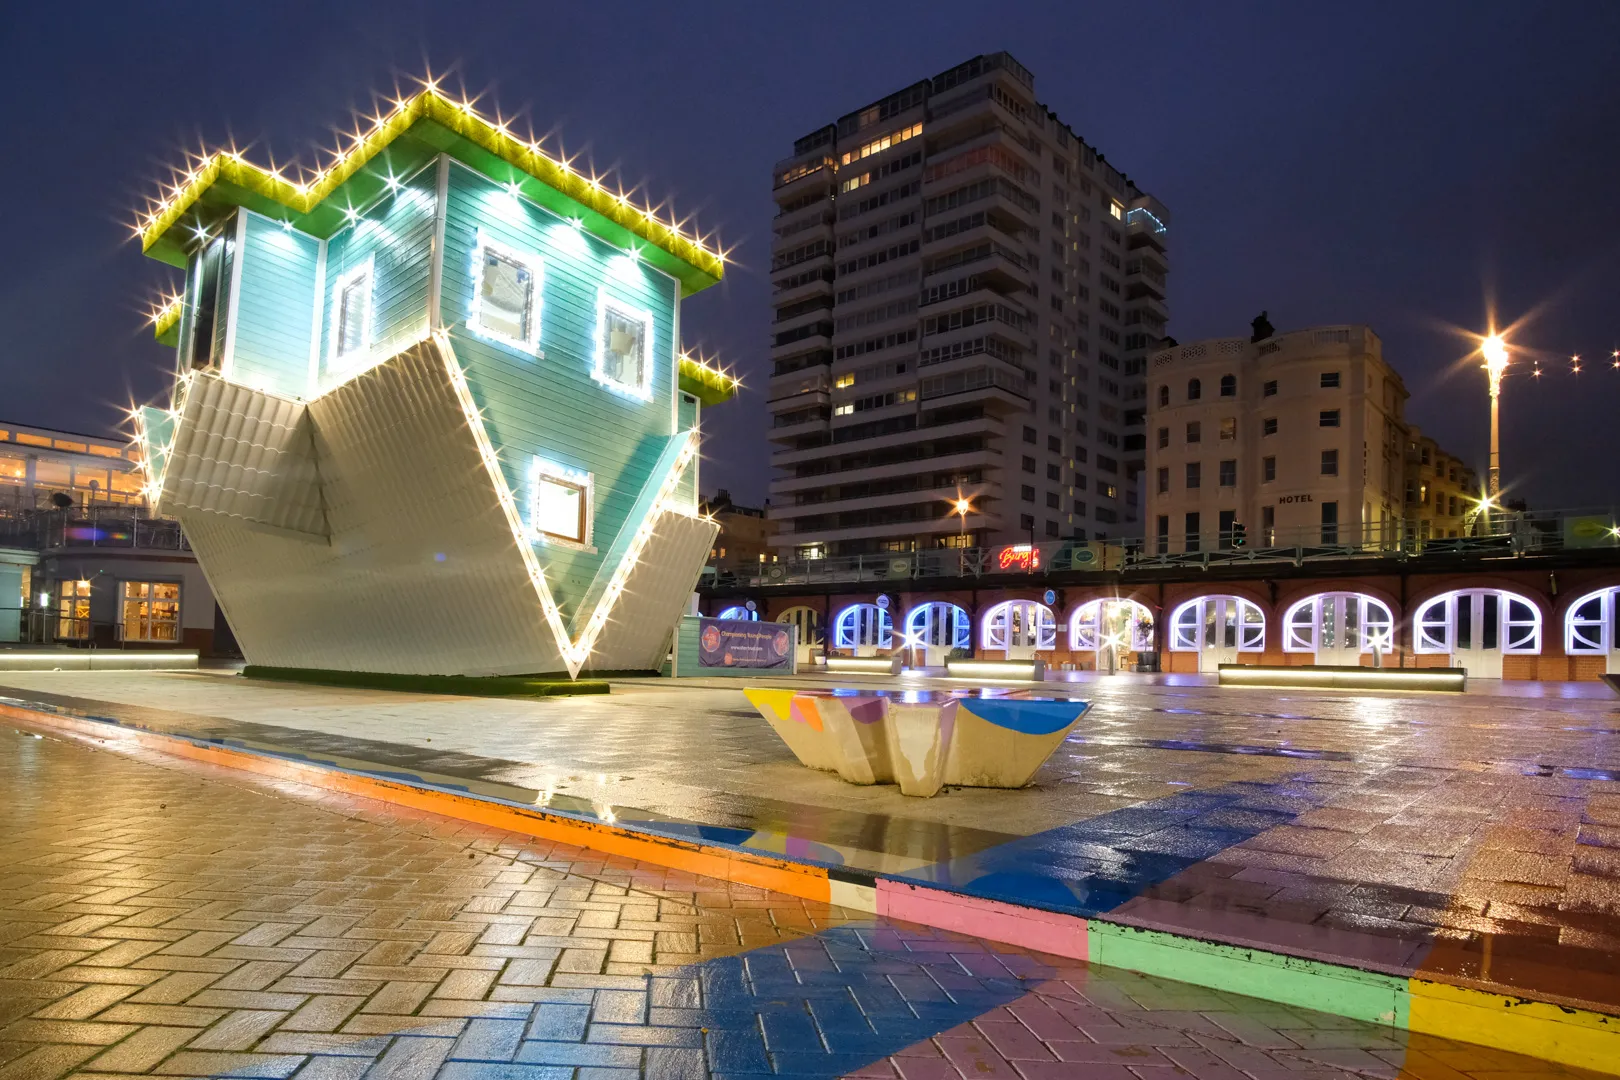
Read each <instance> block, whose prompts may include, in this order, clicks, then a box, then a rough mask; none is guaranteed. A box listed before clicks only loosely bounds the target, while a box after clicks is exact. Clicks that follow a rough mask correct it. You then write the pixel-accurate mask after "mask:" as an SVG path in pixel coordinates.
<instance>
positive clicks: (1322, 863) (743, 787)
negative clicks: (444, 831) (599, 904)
mask: <svg viewBox="0 0 1620 1080" xmlns="http://www.w3.org/2000/svg"><path fill="white" fill-rule="evenodd" d="M3 680H4V682H5V683H6V684H9V685H10V686H11V687H13V688H14V689H11V690H0V693H4V694H6V695H7V696H10V697H14V698H25V699H29V700H34V701H46V702H50V703H54V704H56V705H58V706H60V707H62V708H64V709H67V710H69V711H72V712H75V713H79V714H92V715H104V716H108V717H113V718H116V719H118V720H120V721H122V722H128V723H136V724H140V725H143V726H148V727H152V728H155V729H158V730H164V731H171V732H179V733H185V734H188V735H191V736H193V737H197V738H206V739H218V740H227V741H238V742H240V743H241V744H243V745H247V746H252V747H255V748H259V749H264V750H269V751H272V752H277V753H284V754H291V755H299V756H303V757H307V758H310V759H313V760H320V761H331V762H334V763H337V764H340V765H344V766H345V767H350V768H359V769H365V770H369V771H372V772H379V773H384V774H408V775H414V776H417V777H421V778H422V779H424V780H427V781H429V782H433V783H439V784H444V785H448V786H460V787H463V788H466V789H468V790H470V791H473V792H475V793H478V794H482V795H485V796H488V797H495V798H501V799H506V800H509V801H513V802H517V803H521V804H523V805H531V806H532V805H535V804H537V803H544V804H545V805H547V806H550V807H552V808H555V809H558V810H561V811H564V812H570V813H578V814H581V815H586V816H597V817H604V816H609V815H611V817H612V818H613V819H615V820H617V821H619V822H620V823H622V824H628V825H632V826H635V827H642V828H648V829H652V830H656V831H658V832H661V833H664V834H666V835H674V836H681V837H685V838H690V839H701V840H705V841H708V842H711V843H722V844H732V845H736V846H739V847H743V848H748V849H752V850H757V851H763V852H767V853H773V854H788V855H790V856H791V857H794V858H801V859H810V860H813V861H818V862H823V863H827V864H830V865H834V866H841V867H844V868H846V869H852V870H856V871H864V872H868V873H883V874H889V875H897V876H903V877H906V878H910V879H913V880H917V881H923V882H928V883H931V884H936V885H941V886H945V887H948V888H952V889H955V890H958V891H962V892H966V893H969V894H971V895H975V896H982V897H987V898H992V899H1002V900H1009V901H1014V902H1019V903H1026V904H1033V905H1036V906H1042V907H1047V908H1051V909H1054V910H1059V911H1065V912H1070V913H1074V914H1083V915H1107V916H1108V917H1109V918H1112V919H1116V920H1120V921H1126V922H1132V923H1136V924H1138V925H1144V926H1150V927H1157V928H1162V929H1169V930H1175V931H1179V932H1191V933H1196V934H1199V935H1201V936H1206V937H1215V938H1218V939H1220V940H1228V941H1236V942H1240V943H1243V944H1248V945H1258V946H1263V947H1269V948H1275V949H1280V950H1283V951H1291V952H1303V953H1307V954H1309V955H1315V956H1323V957H1331V958H1337V959H1340V960H1342V961H1344V962H1347V963H1352V964H1358V965H1362V966H1371V967H1375V968H1379V969H1382V970H1388V971H1395V972H1399V973H1409V972H1412V971H1418V972H1425V971H1427V972H1445V973H1449V974H1452V975H1456V976H1458V977H1462V978H1466V979H1470V980H1477V981H1478V982H1480V983H1481V984H1482V985H1491V986H1500V987H1504V988H1508V989H1513V988H1518V989H1522V990H1525V991H1529V992H1534V993H1536V994H1538V995H1542V996H1548V995H1552V996H1558V997H1561V998H1564V999H1569V1000H1572V1001H1577V1002H1587V1003H1593V1004H1597V1005H1600V1006H1603V1007H1606V1008H1616V1007H1620V977H1617V975H1616V971H1617V970H1620V963H1617V962H1616V961H1617V957H1620V781H1616V779H1615V776H1616V774H1617V773H1620V739H1617V737H1616V734H1615V733H1616V731H1617V730H1620V722H1617V720H1616V717H1617V716H1620V700H1616V699H1614V698H1613V697H1612V696H1610V695H1609V694H1608V691H1607V690H1606V688H1603V687H1597V688H1596V689H1595V690H1594V689H1593V688H1591V687H1590V686H1589V685H1587V684H1581V685H1571V686H1568V687H1562V688H1560V687H1547V686H1537V687H1535V688H1534V689H1533V690H1526V689H1523V688H1520V687H1516V686H1513V685H1511V684H1506V685H1502V686H1498V687H1495V688H1493V692H1491V693H1472V692H1471V693H1468V694H1463V695H1450V696H1446V697H1443V698H1442V697H1437V696H1434V695H1412V696H1405V697H1403V696H1400V695H1397V694H1393V693H1379V694H1364V695H1346V694H1343V693H1341V692H1332V693H1329V694H1316V693H1313V692H1309V691H1274V690H1270V691H1262V690H1238V689H1232V688H1227V689H1220V688H1216V687H1213V686H1208V685H1202V684H1200V683H1199V682H1198V681H1197V680H1190V679H1185V678H1174V679H1172V678H1161V679H1157V680H1149V679H1138V678H1134V677H1125V678H1118V677H1116V678H1114V679H1108V680H1095V681H1082V680H1076V681H1074V682H1072V683H1069V684H1066V686H1065V690H1069V689H1071V688H1072V690H1073V691H1074V692H1076V693H1079V694H1080V695H1081V696H1084V697H1086V698H1087V699H1088V700H1090V701H1092V702H1093V708H1092V710H1091V711H1090V712H1089V713H1088V714H1087V716H1086V717H1085V719H1084V721H1083V722H1082V724H1081V725H1080V727H1079V728H1078V729H1077V730H1076V733H1075V734H1074V736H1072V737H1071V738H1070V739H1069V740H1068V741H1067V742H1066V743H1065V744H1064V745H1063V746H1062V747H1061V748H1060V749H1059V750H1058V752H1057V753H1056V754H1054V755H1053V757H1052V759H1051V760H1050V761H1049V762H1048V764H1047V765H1046V766H1045V767H1043V769H1042V770H1041V772H1040V773H1039V774H1037V778H1036V783H1035V784H1034V785H1033V786H1031V787H1030V788H1027V789H1023V790H1019V791H973V790H952V791H948V792H946V793H945V794H942V795H941V796H939V797H937V798H935V799H930V800H915V799H906V798H903V797H901V796H899V795H898V794H896V793H895V792H894V791H893V789H884V788H857V787H852V786H850V785H846V784H843V783H841V782H840V781H838V780H837V779H836V778H834V777H830V776H827V775H824V774H818V773H814V772H811V771H810V770H806V769H803V768H801V767H800V766H798V765H797V764H796V763H795V762H794V761H793V760H792V757H791V755H790V754H788V753H787V751H786V749H785V748H784V747H782V746H781V745H780V743H778V742H776V741H775V740H774V736H772V735H771V733H770V732H769V730H768V728H767V727H766V726H765V724H764V722H763V721H761V720H760V719H759V718H758V716H757V715H756V714H755V713H754V712H753V711H752V710H751V709H749V708H747V707H746V706H745V705H743V702H742V695H741V693H740V691H739V690H738V689H736V688H735V685H734V684H733V685H729V686H724V687H716V686H695V687H688V686H682V685H671V684H670V683H668V682H653V681H648V682H638V683H627V684H623V685H619V684H616V686H615V690H616V693H615V694H614V695H613V696H611V697H609V698H594V699H572V700H560V701H548V702H510V701H501V702H491V701H471V700H468V699H454V698H430V697H421V696H410V695H397V694H396V695H390V694H381V693H374V692H366V691H344V690H332V689H328V688H319V689H316V688H303V687H289V686H286V685H284V684H263V683H254V682H251V681H247V680H241V679H233V678H222V677H218V676H212V675H207V674H197V675H184V676H180V675H153V674H124V673H103V674H72V673H53V674H40V675H26V676H24V675H7V676H4V677H3ZM823 685H826V684H825V683H823ZM921 688H923V689H927V688H928V687H926V686H925V687H921ZM1599 693H1601V694H1602V695H1603V696H1601V697H1600V696H1598V694H1599ZM159 703H161V705H162V708H155V707H154V706H156V705H158V704H159Z"/></svg>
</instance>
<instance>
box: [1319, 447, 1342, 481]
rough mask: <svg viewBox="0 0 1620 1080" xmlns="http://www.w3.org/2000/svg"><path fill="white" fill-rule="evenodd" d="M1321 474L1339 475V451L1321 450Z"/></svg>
mask: <svg viewBox="0 0 1620 1080" xmlns="http://www.w3.org/2000/svg"><path fill="white" fill-rule="evenodd" d="M1322 475H1323V476H1338V475H1339V452H1338V451H1337V450H1324V451H1322Z"/></svg>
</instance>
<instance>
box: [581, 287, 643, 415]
mask: <svg viewBox="0 0 1620 1080" xmlns="http://www.w3.org/2000/svg"><path fill="white" fill-rule="evenodd" d="M652 336H653V319H652V316H651V315H650V314H648V313H647V312H645V311H641V310H638V309H637V308H633V307H631V306H630V305H628V304H625V303H623V302H621V301H618V300H615V299H613V298H612V297H610V296H607V295H606V294H603V296H602V297H601V300H600V301H599V302H598V306H597V318H596V370H595V371H593V372H592V373H591V377H592V378H594V379H595V380H596V381H597V382H599V383H602V384H603V385H604V386H609V387H611V388H613V389H615V390H621V391H623V392H624V393H626V394H632V395H634V396H635V397H639V398H642V399H643V400H648V399H650V398H651V397H652V357H651V356H650V355H649V350H650V349H651V348H652Z"/></svg>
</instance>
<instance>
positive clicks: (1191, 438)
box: [1187, 420, 1204, 443]
mask: <svg viewBox="0 0 1620 1080" xmlns="http://www.w3.org/2000/svg"><path fill="white" fill-rule="evenodd" d="M1203 437H1204V427H1203V425H1202V424H1201V423H1199V422H1198V421H1197V420H1189V421H1187V441H1188V442H1189V443H1195V442H1199V441H1201V440H1202V439H1203Z"/></svg>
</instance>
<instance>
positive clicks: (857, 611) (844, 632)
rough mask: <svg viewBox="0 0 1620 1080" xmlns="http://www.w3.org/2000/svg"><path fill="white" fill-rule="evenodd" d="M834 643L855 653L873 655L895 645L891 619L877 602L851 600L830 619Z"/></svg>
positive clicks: (857, 654)
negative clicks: (855, 602) (831, 620)
mask: <svg viewBox="0 0 1620 1080" xmlns="http://www.w3.org/2000/svg"><path fill="white" fill-rule="evenodd" d="M833 645H834V646H836V647H837V648H840V649H849V650H852V651H853V652H854V653H855V655H856V656H876V655H877V651H878V650H879V649H889V648H893V647H894V620H893V619H891V618H889V613H888V611H887V610H886V609H884V608H880V607H878V606H877V605H876V604H851V605H849V607H847V608H845V609H844V610H843V611H840V612H839V613H838V617H837V618H836V619H834V620H833Z"/></svg>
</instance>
